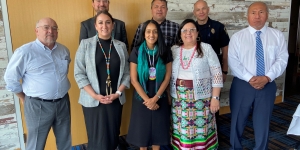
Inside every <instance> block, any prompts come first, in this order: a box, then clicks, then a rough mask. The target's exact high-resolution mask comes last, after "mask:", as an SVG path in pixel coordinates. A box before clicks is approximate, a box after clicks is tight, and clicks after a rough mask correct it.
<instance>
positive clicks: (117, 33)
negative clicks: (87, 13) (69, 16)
mask: <svg viewBox="0 0 300 150" xmlns="http://www.w3.org/2000/svg"><path fill="white" fill-rule="evenodd" d="M109 3H110V2H109V0H92V6H93V8H94V10H95V12H96V13H97V12H99V11H108V10H109ZM114 21H115V25H114V29H113V32H112V37H113V38H114V39H117V40H119V41H121V42H124V43H125V44H126V46H127V49H128V41H127V34H126V29H125V23H124V22H123V21H121V20H118V19H115V18H114ZM95 35H96V29H95V25H94V17H92V18H89V19H87V20H85V21H82V22H81V27H80V36H79V43H80V41H81V40H82V39H87V38H90V37H93V36H95Z"/></svg>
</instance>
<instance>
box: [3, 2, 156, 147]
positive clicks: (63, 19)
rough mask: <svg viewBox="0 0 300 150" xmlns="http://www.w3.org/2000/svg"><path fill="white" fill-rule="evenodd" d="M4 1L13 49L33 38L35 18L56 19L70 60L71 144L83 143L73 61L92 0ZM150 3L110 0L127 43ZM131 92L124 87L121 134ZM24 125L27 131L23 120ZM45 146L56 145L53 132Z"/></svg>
mask: <svg viewBox="0 0 300 150" xmlns="http://www.w3.org/2000/svg"><path fill="white" fill-rule="evenodd" d="M7 5H8V12H9V21H10V28H11V36H12V45H13V49H14V50H15V49H16V48H18V47H20V46H21V45H23V44H25V43H28V42H30V41H33V40H35V39H36V36H35V33H34V29H35V23H36V22H37V20H38V19H40V18H43V17H51V18H53V19H54V20H56V22H57V24H58V26H59V34H58V42H60V43H62V44H64V45H65V46H67V47H68V48H69V50H70V52H71V58H72V60H73V61H72V63H71V64H70V69H69V75H68V77H69V79H70V81H71V85H72V86H71V89H70V91H69V94H70V100H71V117H72V145H78V144H83V143H86V142H87V137H86V130H85V124H84V118H83V113H82V108H81V105H79V104H78V97H79V89H78V87H77V84H76V82H75V80H74V77H73V76H74V75H73V74H74V65H73V64H74V57H75V53H76V50H77V48H78V39H79V29H80V22H81V21H83V20H86V19H88V18H90V17H92V16H93V15H94V11H93V9H92V6H91V0H84V1H83V0H72V1H71V0H65V1H61V0H51V1H46V0H31V1H30V2H26V1H19V0H8V1H7ZM150 6H151V0H126V1H123V0H111V1H110V13H111V14H112V16H113V17H114V18H117V19H120V20H122V21H124V22H125V24H126V30H127V38H128V41H129V45H131V42H132V39H133V36H134V34H135V31H136V28H137V26H138V25H139V24H140V23H142V22H144V21H146V20H148V19H151V9H150ZM132 93H133V87H131V89H129V90H127V91H126V95H127V103H126V104H125V105H124V107H123V118H122V127H121V135H124V134H127V130H128V126H129V121H130V113H131V104H132V103H131V99H132V96H131V95H132ZM21 107H22V106H21ZM22 109H23V108H22ZM22 112H23V111H22ZM23 118H24V116H23ZM23 120H24V119H23ZM23 125H24V131H25V133H26V132H27V131H26V126H25V122H24V121H23ZM47 149H48V150H52V149H56V147H55V138H54V135H53V133H52V132H51V133H50V135H49V136H48V140H47V145H46V150H47Z"/></svg>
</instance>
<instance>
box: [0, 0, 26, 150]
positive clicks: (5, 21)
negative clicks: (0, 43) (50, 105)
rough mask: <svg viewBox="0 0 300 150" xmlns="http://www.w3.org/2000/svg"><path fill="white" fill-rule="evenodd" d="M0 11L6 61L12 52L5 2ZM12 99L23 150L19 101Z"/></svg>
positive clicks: (2, 0)
mask: <svg viewBox="0 0 300 150" xmlns="http://www.w3.org/2000/svg"><path fill="white" fill-rule="evenodd" d="M1 9H2V16H3V26H4V36H5V41H6V49H7V54H8V60H9V59H10V58H11V56H12V54H13V50H12V42H11V35H10V25H9V19H8V11H7V4H6V0H1ZM13 97H14V102H15V110H16V112H15V115H16V120H17V126H18V136H19V143H20V148H21V150H24V149H25V143H24V131H23V123H22V116H21V109H20V101H19V98H18V97H17V96H16V95H15V94H14V96H13Z"/></svg>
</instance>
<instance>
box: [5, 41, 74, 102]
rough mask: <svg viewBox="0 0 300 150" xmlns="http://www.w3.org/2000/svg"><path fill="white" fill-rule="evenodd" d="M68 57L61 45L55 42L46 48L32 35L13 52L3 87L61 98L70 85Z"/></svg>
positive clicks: (39, 95) (33, 94) (29, 94)
mask: <svg viewBox="0 0 300 150" xmlns="http://www.w3.org/2000/svg"><path fill="white" fill-rule="evenodd" d="M70 61H71V59H70V52H69V50H68V48H66V47H65V46H63V45H61V44H59V43H57V42H56V43H55V46H54V48H53V49H52V50H50V49H49V48H48V47H46V46H44V45H43V44H42V43H41V42H40V41H39V40H38V39H36V40H35V41H33V42H30V43H27V44H25V45H23V46H21V47H19V48H18V49H16V51H15V52H14V54H13V56H12V57H11V59H10V61H9V63H8V66H7V69H6V72H5V75H4V80H5V82H6V84H7V85H6V89H7V90H8V91H11V92H14V93H20V92H24V93H25V94H26V95H27V96H32V97H39V98H42V99H57V98H62V97H63V96H64V95H65V94H66V93H67V92H68V90H69V89H70V82H69V79H68V77H67V74H68V70H69V63H70ZM20 80H22V84H21V83H20Z"/></svg>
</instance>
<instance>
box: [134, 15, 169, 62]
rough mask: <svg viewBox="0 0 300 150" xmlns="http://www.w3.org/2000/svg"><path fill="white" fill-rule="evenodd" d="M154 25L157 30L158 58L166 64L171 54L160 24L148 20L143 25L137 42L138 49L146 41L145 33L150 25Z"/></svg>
mask: <svg viewBox="0 0 300 150" xmlns="http://www.w3.org/2000/svg"><path fill="white" fill-rule="evenodd" d="M150 23H153V24H154V25H155V27H156V29H157V35H158V36H157V41H156V42H155V45H156V46H157V54H156V58H158V57H160V58H161V59H162V60H163V62H164V63H165V64H166V63H167V57H168V55H169V53H170V52H171V51H170V50H169V49H167V47H166V45H165V39H164V36H163V34H162V32H161V30H160V27H159V25H158V23H157V22H156V21H154V20H148V21H146V22H144V23H143V24H142V29H141V32H140V35H139V38H138V40H137V48H138V47H139V46H140V45H141V44H142V43H143V42H144V41H145V40H146V39H145V32H146V28H147V26H148V24H150Z"/></svg>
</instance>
